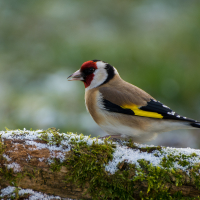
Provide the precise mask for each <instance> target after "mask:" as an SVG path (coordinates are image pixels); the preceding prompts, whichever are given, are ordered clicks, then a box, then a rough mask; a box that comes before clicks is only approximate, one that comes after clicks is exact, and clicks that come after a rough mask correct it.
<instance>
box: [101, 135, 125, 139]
mask: <svg viewBox="0 0 200 200" xmlns="http://www.w3.org/2000/svg"><path fill="white" fill-rule="evenodd" d="M108 137H109V138H121V135H106V136H103V137H99V139H105V138H108Z"/></svg>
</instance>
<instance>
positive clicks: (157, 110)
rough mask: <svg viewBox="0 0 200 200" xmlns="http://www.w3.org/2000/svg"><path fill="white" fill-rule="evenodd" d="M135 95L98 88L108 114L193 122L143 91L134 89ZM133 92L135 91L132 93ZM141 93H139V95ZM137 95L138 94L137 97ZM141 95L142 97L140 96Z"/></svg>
mask: <svg viewBox="0 0 200 200" xmlns="http://www.w3.org/2000/svg"><path fill="white" fill-rule="evenodd" d="M137 89H138V91H136V94H133V93H127V92H126V91H121V92H120V91H119V90H115V89H114V90H113V89H112V90H110V89H109V88H100V90H99V91H100V93H101V94H102V98H103V99H102V103H103V108H104V109H105V110H107V111H110V112H115V113H122V114H127V115H135V116H140V117H150V118H157V119H173V120H181V121H189V122H195V120H193V119H189V118H186V117H183V116H180V115H179V114H177V113H175V112H174V111H173V110H171V109H170V108H169V107H167V106H165V105H164V104H162V103H161V102H159V101H157V100H155V99H153V97H151V96H150V95H148V94H147V93H146V92H144V91H143V90H141V91H140V89H139V88H136V90H137ZM133 92H135V91H133ZM140 92H141V93H140ZM138 93H140V95H139V96H137V95H138ZM141 94H142V95H141Z"/></svg>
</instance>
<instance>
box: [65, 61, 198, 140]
mask: <svg viewBox="0 0 200 200" xmlns="http://www.w3.org/2000/svg"><path fill="white" fill-rule="evenodd" d="M68 79H69V80H71V81H74V80H80V81H82V82H83V83H84V85H85V105H86V108H87V110H88V111H89V113H90V115H91V116H92V118H93V119H94V121H95V122H96V123H97V124H98V125H99V126H100V127H101V128H102V129H103V130H104V131H105V132H107V133H108V134H109V135H111V137H119V138H124V139H125V138H127V139H128V138H131V139H132V140H133V141H134V142H145V141H149V140H151V139H153V138H154V137H155V136H157V134H158V133H161V132H167V131H171V130H176V129H190V128H200V122H197V121H196V120H193V119H189V118H187V117H183V116H181V115H179V114H177V113H176V112H174V111H173V110H171V109H170V108H169V107H167V106H165V105H164V104H162V103H161V102H159V101H157V100H156V99H154V98H153V97H152V96H151V95H149V94H148V93H146V92H145V91H144V90H142V89H140V88H138V87H136V86H135V85H132V84H130V83H128V82H126V81H124V80H123V79H121V77H120V76H119V73H118V71H117V70H116V69H115V67H113V66H111V65H110V64H108V63H106V62H104V61H101V60H90V61H87V62H84V63H83V64H82V66H81V68H80V69H79V70H77V71H76V72H75V73H73V74H72V75H70V76H69V77H68Z"/></svg>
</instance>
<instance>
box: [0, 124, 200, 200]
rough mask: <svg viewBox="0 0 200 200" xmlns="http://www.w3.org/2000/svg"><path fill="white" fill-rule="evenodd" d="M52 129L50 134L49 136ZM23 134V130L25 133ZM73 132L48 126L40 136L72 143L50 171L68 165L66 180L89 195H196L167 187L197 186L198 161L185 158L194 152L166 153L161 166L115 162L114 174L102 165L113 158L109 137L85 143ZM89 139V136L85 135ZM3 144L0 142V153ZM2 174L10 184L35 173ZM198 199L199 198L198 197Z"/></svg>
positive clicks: (149, 199) (156, 198)
mask: <svg viewBox="0 0 200 200" xmlns="http://www.w3.org/2000/svg"><path fill="white" fill-rule="evenodd" d="M49 133H51V137H50V136H49ZM25 134H26V133H25ZM71 134H72V133H68V134H63V133H59V132H58V130H56V129H54V128H51V129H48V130H46V131H43V132H42V134H40V138H41V139H42V140H44V141H45V142H46V143H48V144H49V145H57V146H59V145H63V144H62V141H63V140H64V139H67V138H70V140H69V141H68V142H69V143H70V145H71V147H72V148H71V151H68V152H67V153H66V159H65V161H64V162H61V161H60V160H59V159H54V160H53V162H52V163H51V165H50V169H51V170H52V171H53V172H57V171H60V169H61V167H62V166H65V167H66V168H67V172H66V175H65V182H66V183H73V184H74V185H76V186H78V187H82V188H84V187H86V188H88V189H87V191H86V192H87V193H89V194H90V195H91V197H92V199H94V200H95V199H115V200H117V199H120V200H131V199H139V198H140V199H143V200H161V199H164V200H168V199H169V200H175V199H180V200H181V199H182V200H184V199H185V200H186V199H191V200H192V199H198V198H197V197H196V198H190V197H187V196H184V195H183V194H182V193H181V191H179V192H176V193H174V194H171V192H170V189H171V188H170V187H171V186H173V187H179V186H181V185H183V184H192V185H195V186H196V188H198V189H200V180H199V170H200V164H196V165H194V166H191V164H190V163H189V162H188V161H187V159H190V158H194V157H196V156H197V155H196V154H195V153H192V154H191V155H184V154H180V155H177V154H173V153H171V154H168V155H166V156H164V157H163V159H162V160H161V163H160V166H153V165H152V164H151V163H150V162H149V161H146V160H144V159H141V160H138V161H137V162H138V165H135V164H130V163H128V162H127V161H126V160H124V161H122V162H120V163H118V165H117V168H118V170H117V171H116V172H115V174H109V173H108V172H107V171H105V165H107V164H108V162H109V161H111V160H112V158H113V152H114V150H115V148H116V147H115V145H114V144H113V143H112V141H108V139H104V143H102V144H99V143H98V139H97V138H93V143H92V144H91V145H88V144H87V140H86V137H85V136H84V135H82V134H81V135H76V136H74V135H73V137H71ZM88 139H90V138H89V137H88ZM127 144H128V146H129V148H133V149H139V150H140V151H141V152H147V153H153V154H154V156H160V155H163V154H164V148H163V147H162V148H161V147H142V148H138V147H137V145H136V144H134V143H132V142H131V141H129V142H128V143H127ZM4 149H5V146H4V145H3V144H2V143H0V155H1V159H3V157H2V154H3V151H4ZM174 163H177V164H179V165H180V166H182V167H184V168H186V169H187V170H188V172H189V174H190V175H189V176H188V174H187V173H186V172H183V171H181V170H180V169H176V168H175V166H174ZM0 173H1V175H2V176H4V178H5V179H6V180H9V181H10V184H11V185H14V186H17V183H18V181H19V180H20V179H22V178H23V176H25V175H28V176H34V172H33V174H28V173H27V172H24V173H23V174H22V173H17V174H13V171H12V169H7V168H6V167H5V166H2V168H1V171H0ZM199 199H200V198H199Z"/></svg>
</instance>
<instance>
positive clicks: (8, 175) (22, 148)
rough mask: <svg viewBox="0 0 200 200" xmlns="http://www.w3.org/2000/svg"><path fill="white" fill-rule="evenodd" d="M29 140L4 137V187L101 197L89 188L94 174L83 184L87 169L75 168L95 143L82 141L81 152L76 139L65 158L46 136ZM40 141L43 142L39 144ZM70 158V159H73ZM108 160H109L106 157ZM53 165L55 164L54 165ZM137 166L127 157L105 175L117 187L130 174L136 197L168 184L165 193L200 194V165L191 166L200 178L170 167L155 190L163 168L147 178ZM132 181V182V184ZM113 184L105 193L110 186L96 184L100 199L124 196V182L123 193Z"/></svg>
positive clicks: (0, 182) (0, 177) (0, 176)
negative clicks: (31, 142) (79, 169)
mask: <svg viewBox="0 0 200 200" xmlns="http://www.w3.org/2000/svg"><path fill="white" fill-rule="evenodd" d="M54 131H55V130H54ZM49 132H50V133H52V131H49ZM56 133H57V132H56ZM28 134H31V133H28ZM45 134H46V133H45ZM47 134H48V131H47ZM83 138H84V136H83ZM94 140H95V139H94ZM27 141H29V142H30V139H19V138H16V137H15V136H13V137H12V138H9V139H8V138H3V139H1V148H0V149H1V150H0V153H1V154H0V155H1V157H0V158H1V159H0V167H1V172H0V186H1V188H5V187H7V186H9V185H15V186H18V187H21V188H29V189H33V190H35V191H40V192H43V193H47V194H52V195H56V196H60V197H62V198H67V197H68V198H73V199H93V198H94V199H98V198H97V196H98V195H97V194H95V191H93V190H94V189H92V190H90V189H89V188H90V184H92V181H93V180H92V177H91V179H90V178H87V177H89V176H90V174H89V172H88V175H87V174H85V175H84V177H86V178H85V179H86V184H83V185H81V184H80V179H84V177H79V176H78V175H76V173H81V172H82V171H83V170H85V169H84V168H82V170H81V172H76V171H74V172H73V170H75V169H76V167H75V165H76V163H79V160H78V159H79V158H81V156H82V154H84V156H91V154H90V155H89V153H88V152H90V153H91V152H92V151H93V150H94V151H97V150H96V149H97V147H96V146H95V147H94V148H93V146H92V145H91V146H90V148H91V149H90V150H88V149H87V148H86V146H84V148H81V147H80V146H81V144H78V147H79V148H80V151H79V152H78V150H77V146H76V141H73V144H72V143H71V147H70V150H69V151H67V152H64V153H65V154H66V156H65V158H64V160H62V159H59V158H58V157H56V155H59V154H60V153H63V152H62V151H61V150H57V149H56V147H58V146H59V144H57V145H55V144H54V145H51V144H49V143H48V141H44V140H43V139H40V138H38V139H34V140H32V141H33V142H35V143H33V144H32V145H31V144H30V143H28V142H27ZM36 143H37V144H39V145H35V144H36ZM43 144H45V145H48V146H50V147H51V148H52V147H54V146H55V149H56V150H50V149H49V148H41V147H38V146H40V145H43ZM106 144H107V140H106V141H105V143H103V144H102V145H106ZM84 145H85V144H84ZM116 148H117V147H116ZM128 148H133V149H138V150H139V151H140V152H141V153H142V152H145V151H148V152H149V153H151V151H153V150H154V149H159V148H161V147H154V148H153V149H151V148H148V149H146V150H145V148H140V147H137V146H132V147H130V146H129V147H128ZM113 151H114V150H113ZM52 152H53V153H54V157H55V159H54V160H52ZM92 153H93V154H95V155H96V154H98V153H94V152H92ZM87 154H88V155H87ZM102 155H103V154H102ZM102 155H97V159H105V156H102ZM100 156H101V157H100ZM106 159H107V158H106ZM61 160H62V161H61ZM68 160H70V162H69V161H68ZM109 160H112V159H110V158H108V161H109ZM54 162H55V163H57V164H58V168H57V169H55V168H56V165H55V163H54ZM82 162H83V161H80V163H82ZM88 162H90V163H89V164H90V166H92V164H91V160H90V157H88ZM60 163H65V165H63V164H60ZM106 163H108V162H107V161H106ZM145 163H146V164H148V162H146V161H145V160H142V161H141V166H140V167H141V169H142V171H144V172H145V173H146V174H150V173H151V171H152V169H154V167H153V166H152V168H151V169H150V168H149V167H148V166H147V165H146V164H145ZM52 164H53V165H52ZM86 164H87V163H86ZM70 165H72V166H70ZM79 165H80V164H79ZM94 165H95V162H94ZM52 166H54V168H53V167H52ZM82 167H83V166H82ZM98 167H99V166H98ZM100 167H101V168H102V170H103V171H104V172H105V165H101V166H100ZM134 168H135V166H134V167H132V168H131V165H130V164H129V163H128V162H127V161H126V160H124V161H123V162H121V163H119V164H118V172H116V173H115V174H110V173H108V172H105V176H106V177H107V178H105V179H107V180H106V181H107V182H106V183H109V184H110V185H112V184H115V187H116V184H117V183H116V182H117V181H116V180H118V177H121V176H122V175H123V176H124V177H126V178H123V184H127V188H128V187H130V186H131V187H132V186H133V188H132V190H128V189H127V193H126V195H129V194H130V195H131V197H133V198H134V199H141V198H142V197H141V196H143V197H150V194H151V192H153V193H154V194H153V193H152V194H153V195H154V197H155V196H156V194H155V193H156V191H158V190H159V187H160V188H162V189H163V188H165V190H166V191H167V193H165V190H164V189H163V195H166V194H169V195H172V196H173V195H181V196H182V197H187V198H188V197H194V199H195V198H196V199H197V196H198V195H200V189H199V183H200V181H199V180H198V176H199V174H197V173H198V171H199V165H196V168H195V170H194V169H191V170H193V171H191V173H193V172H194V173H195V174H196V176H197V177H196V178H195V175H194V176H189V175H187V173H185V172H183V171H181V170H177V171H176V173H172V172H171V171H170V170H168V169H167V171H166V174H167V176H168V178H169V181H163V184H164V185H161V186H158V184H157V185H156V186H155V187H158V190H155V191H152V190H154V189H153V187H151V188H150V184H151V181H150V180H149V178H155V177H153V175H152V174H155V176H156V178H155V180H162V179H163V180H164V179H165V178H166V177H163V173H160V172H158V173H157V174H156V173H152V174H151V176H147V175H144V176H143V178H141V177H140V178H139V179H138V180H136V179H134V178H135V177H136V172H135V171H134ZM166 168H167V167H166ZM77 169H78V167H77ZM98 169H99V168H98ZM158 169H159V168H157V169H156V170H158ZM95 170H96V172H95V173H98V170H97V168H96V169H95ZM125 173H127V175H124V174H125ZM164 173H165V172H164ZM116 174H117V178H114V177H115V175H116ZM72 175H73V176H74V177H76V178H73V179H71V182H70V181H69V180H68V181H67V182H66V180H67V179H68V178H70V177H72ZM80 176H81V175H80ZM124 179H125V180H124ZM76 180H77V182H76ZM112 180H113V181H115V183H112ZM177 180H180V181H179V183H177ZM102 181H103V180H102ZM83 182H84V180H83ZM133 182H134V184H133ZM84 183H85V182H84ZM98 183H100V182H98ZM129 183H130V184H132V185H130V184H129ZM161 183H162V182H161ZM152 184H153V183H152ZM110 185H109V187H110V188H113V191H112V189H110V188H109V192H108V193H109V194H108V193H105V194H104V191H105V188H106V187H107V186H104V185H103V184H102V185H101V184H99V186H98V185H96V186H95V187H96V188H97V191H98V189H101V187H102V192H101V193H99V199H101V198H103V197H104V198H105V197H107V199H109V198H111V197H112V192H113V195H114V197H115V199H123V197H120V187H121V186H119V190H116V191H119V194H118V193H117V192H116V191H115V189H114V188H115V187H114V186H112V187H111V186H110ZM93 188H94V187H93ZM103 188H104V189H103ZM149 188H150V189H149ZM88 189H89V191H88ZM149 190H150V191H149ZM128 191H131V193H130V192H129V194H128ZM123 192H124V191H123ZM177 192H180V193H182V194H177ZM164 193H165V194H164ZM94 194H95V195H94ZM152 194H151V195H152ZM93 195H94V196H93ZM106 195H107V196H106ZM159 195H161V194H159ZM125 198H126V197H125ZM125 198H124V199H125ZM174 198H175V197H174ZM155 199H156V198H155Z"/></svg>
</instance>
